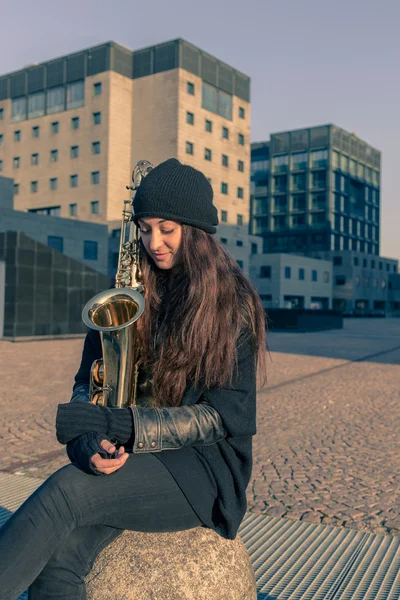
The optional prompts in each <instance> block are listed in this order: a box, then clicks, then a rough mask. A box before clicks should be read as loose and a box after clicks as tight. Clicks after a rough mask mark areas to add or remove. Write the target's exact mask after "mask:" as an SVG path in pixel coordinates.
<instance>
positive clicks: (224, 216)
mask: <svg viewBox="0 0 400 600" xmlns="http://www.w3.org/2000/svg"><path fill="white" fill-rule="evenodd" d="M221 221H222V223H227V222H228V211H227V210H221Z"/></svg>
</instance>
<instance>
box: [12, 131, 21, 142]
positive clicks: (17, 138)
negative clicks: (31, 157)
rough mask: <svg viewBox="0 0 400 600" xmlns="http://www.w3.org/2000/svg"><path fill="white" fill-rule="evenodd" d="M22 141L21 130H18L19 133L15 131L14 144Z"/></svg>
mask: <svg viewBox="0 0 400 600" xmlns="http://www.w3.org/2000/svg"><path fill="white" fill-rule="evenodd" d="M20 141H21V131H20V130H19V129H17V131H14V142H20Z"/></svg>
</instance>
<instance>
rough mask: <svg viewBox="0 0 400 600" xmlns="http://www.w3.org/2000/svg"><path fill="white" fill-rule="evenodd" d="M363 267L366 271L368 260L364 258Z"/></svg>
mask: <svg viewBox="0 0 400 600" xmlns="http://www.w3.org/2000/svg"><path fill="white" fill-rule="evenodd" d="M363 267H364V269H365V268H366V267H367V259H366V258H363ZM388 270H389V269H388Z"/></svg>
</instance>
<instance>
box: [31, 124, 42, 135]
mask: <svg viewBox="0 0 400 600" xmlns="http://www.w3.org/2000/svg"><path fill="white" fill-rule="evenodd" d="M39 136H40V127H39V126H38V125H35V127H32V137H33V138H38V137H39Z"/></svg>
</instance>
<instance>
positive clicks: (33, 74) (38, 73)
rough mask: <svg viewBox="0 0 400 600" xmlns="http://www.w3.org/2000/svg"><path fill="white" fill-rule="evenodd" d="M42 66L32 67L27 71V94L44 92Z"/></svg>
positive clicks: (43, 71) (43, 70)
mask: <svg viewBox="0 0 400 600" xmlns="http://www.w3.org/2000/svg"><path fill="white" fill-rule="evenodd" d="M44 75H45V69H44V65H40V66H38V67H33V68H32V69H29V71H28V94H33V93H34V92H42V91H43V90H44Z"/></svg>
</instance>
